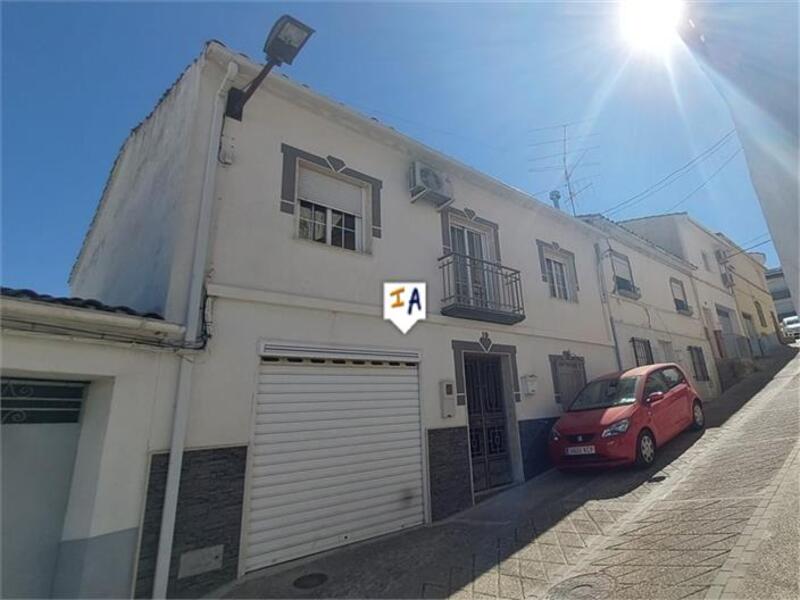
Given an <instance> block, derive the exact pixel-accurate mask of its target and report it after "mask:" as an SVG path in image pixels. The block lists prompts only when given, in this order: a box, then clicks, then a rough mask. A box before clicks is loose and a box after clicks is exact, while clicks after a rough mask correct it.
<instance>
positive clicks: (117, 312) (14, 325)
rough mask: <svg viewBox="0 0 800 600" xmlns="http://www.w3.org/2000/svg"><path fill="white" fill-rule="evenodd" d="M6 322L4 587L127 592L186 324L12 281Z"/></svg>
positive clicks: (9, 592)
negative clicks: (158, 430) (156, 439)
mask: <svg viewBox="0 0 800 600" xmlns="http://www.w3.org/2000/svg"><path fill="white" fill-rule="evenodd" d="M1 327H2V339H3V370H2V399H1V400H0V402H1V403H2V471H3V481H2V523H3V546H2V571H0V572H1V573H2V576H1V579H0V587H2V596H3V597H4V598H46V597H50V596H51V595H52V596H55V597H61V598H86V597H108V598H116V597H122V596H126V595H130V589H131V588H130V586H131V580H132V577H133V569H134V565H135V556H136V546H137V543H138V540H139V531H140V520H141V511H142V497H143V495H144V489H145V485H146V481H147V480H146V474H147V469H148V464H149V462H150V454H149V450H150V436H151V433H152V427H153V424H154V423H157V422H159V421H162V420H164V419H168V418H169V414H170V413H169V408H170V402H171V400H172V399H173V398H174V395H175V383H176V376H177V362H178V361H177V358H176V357H175V351H176V349H175V344H179V343H180V339H181V336H182V332H183V328H182V327H181V326H179V325H175V324H172V323H167V322H165V321H163V320H161V319H160V318H157V317H156V316H155V315H142V314H139V313H137V312H135V311H133V310H131V309H126V308H121V307H110V306H104V305H102V304H100V303H99V302H94V301H83V300H80V299H75V298H69V299H67V298H51V297H49V296H40V295H38V294H35V293H33V292H30V291H25V290H10V289H6V288H3V290H2V322H1Z"/></svg>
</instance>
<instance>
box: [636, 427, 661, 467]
mask: <svg viewBox="0 0 800 600" xmlns="http://www.w3.org/2000/svg"><path fill="white" fill-rule="evenodd" d="M655 459H656V440H655V438H654V437H653V434H652V433H650V432H649V431H648V430H647V429H645V430H643V431H642V432H641V433H640V434H639V438H638V439H637V440H636V466H637V467H649V466H650V465H652V464H653V461H655Z"/></svg>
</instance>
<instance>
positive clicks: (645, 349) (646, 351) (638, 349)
mask: <svg viewBox="0 0 800 600" xmlns="http://www.w3.org/2000/svg"><path fill="white" fill-rule="evenodd" d="M631 344H633V357H634V359H635V360H636V366H637V367H641V366H642V365H652V364H653V363H654V362H655V361H654V360H653V349H652V348H651V347H650V340H645V339H642V338H631Z"/></svg>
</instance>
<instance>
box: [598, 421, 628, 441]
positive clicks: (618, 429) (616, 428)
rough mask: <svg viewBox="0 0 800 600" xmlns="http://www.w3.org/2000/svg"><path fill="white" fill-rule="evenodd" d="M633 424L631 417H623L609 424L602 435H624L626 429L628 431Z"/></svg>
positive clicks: (606, 436)
mask: <svg viewBox="0 0 800 600" xmlns="http://www.w3.org/2000/svg"><path fill="white" fill-rule="evenodd" d="M630 426H631V420H630V419H622V420H621V421H617V422H616V423H614V424H612V425H609V426H608V427H606V428H605V429H604V430H603V433H602V435H601V436H600V437H604V438H608V437H614V436H615V435H622V434H623V433H625V432H626V431H628V427H630Z"/></svg>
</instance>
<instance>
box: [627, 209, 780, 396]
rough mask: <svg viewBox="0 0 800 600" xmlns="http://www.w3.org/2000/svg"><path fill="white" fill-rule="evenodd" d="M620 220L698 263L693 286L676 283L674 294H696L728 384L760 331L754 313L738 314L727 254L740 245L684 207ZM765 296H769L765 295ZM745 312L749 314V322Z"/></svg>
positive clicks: (679, 296)
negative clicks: (699, 220)
mask: <svg viewBox="0 0 800 600" xmlns="http://www.w3.org/2000/svg"><path fill="white" fill-rule="evenodd" d="M620 225H622V226H624V227H625V228H627V229H630V230H631V231H634V232H635V233H637V234H639V235H641V236H642V237H644V238H646V239H648V240H651V241H653V242H655V243H657V244H658V245H659V246H662V247H663V248H665V249H667V250H669V251H670V252H672V253H673V254H675V255H677V256H679V257H681V258H682V259H684V260H686V261H689V262H691V263H692V264H694V265H697V267H698V268H697V269H696V270H694V272H693V276H692V278H691V286H692V288H693V289H692V290H689V289H687V288H686V286H685V285H682V286H675V287H673V289H672V294H673V297H674V298H675V299H676V302H678V301H681V302H689V298H690V297H691V295H692V294H696V296H697V302H698V307H697V308H698V310H699V311H700V315H701V316H702V320H703V324H704V325H705V327H707V328H708V330H709V333H710V335H711V336H713V337H712V339H713V342H714V343H712V344H711V347H712V348H713V350H714V358H715V360H716V362H717V366H718V369H719V374H720V379H721V384H722V387H723V388H727V387H728V386H729V385H730V384H731V383H732V382H733V381H734V380H735V379H737V377H738V375H737V374H738V373H740V369H741V366H740V365H739V363H741V362H742V361H745V362H747V361H749V359H751V358H752V357H753V351H752V349H751V343H750V339H751V338H755V337H758V334H757V331H756V330H755V329H753V328H751V326H752V325H753V320H752V315H751V314H750V313H745V314H742V312H741V311H740V310H739V306H738V303H737V298H736V294H735V292H734V290H735V289H736V285H737V284H736V281H737V276H736V273H735V271H736V265H735V264H734V262H735V261H732V260H729V257H730V256H732V255H733V254H735V253H736V252H739V251H740V249H738V247H735V246H734V245H733V243H732V242H730V241H729V240H728V239H727V238H725V237H724V236H720V235H718V234H715V233H712V232H711V231H709V230H708V229H706V228H705V227H703V226H702V225H701V224H700V223H698V222H697V221H695V220H694V219H692V218H691V217H689V215H688V214H687V213H685V212H681V213H672V214H665V215H655V216H650V217H641V218H637V219H630V220H626V221H621V222H620ZM749 260H750V259H748V261H749ZM739 285H741V282H740V284H739ZM764 302H765V303H766V302H768V299H767V298H766V295H765V300H764ZM751 310H753V312H755V310H754V309H751ZM762 312H763V307H762ZM745 317H749V322H748V319H747V318H745ZM759 325H760V323H759Z"/></svg>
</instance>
